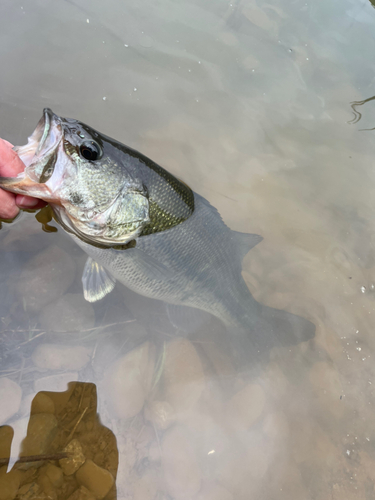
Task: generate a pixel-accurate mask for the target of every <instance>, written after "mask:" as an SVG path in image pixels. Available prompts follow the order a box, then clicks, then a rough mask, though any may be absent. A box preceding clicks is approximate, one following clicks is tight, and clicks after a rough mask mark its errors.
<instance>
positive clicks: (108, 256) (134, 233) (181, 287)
mask: <svg viewBox="0 0 375 500" xmlns="http://www.w3.org/2000/svg"><path fill="white" fill-rule="evenodd" d="M15 150H16V151H17V153H18V155H19V156H20V158H21V160H22V161H23V162H24V164H25V171H24V172H23V173H22V174H19V175H18V176H17V177H15V178H0V185H1V187H2V188H4V189H6V190H8V191H11V192H13V193H20V194H25V195H28V196H34V197H37V198H41V199H43V200H45V201H46V202H48V203H49V204H50V206H51V208H52V210H53V212H54V215H55V217H56V220H57V221H58V222H59V223H60V224H61V226H62V227H63V228H64V229H65V230H66V231H67V232H68V233H69V234H70V235H71V237H72V238H74V240H75V241H76V243H77V244H78V245H79V246H80V247H81V248H82V249H83V250H84V251H85V252H86V253H87V254H88V256H89V257H88V259H87V262H86V266H85V269H84V273H83V276H82V282H83V291H84V296H85V298H86V299H87V300H88V301H91V302H94V301H96V300H100V299H101V298H103V297H104V296H105V295H106V294H107V293H109V292H111V290H112V289H113V288H114V286H115V283H116V280H117V281H119V282H121V283H122V284H124V285H125V286H126V287H128V288H130V289H131V290H134V291H135V292H137V293H139V294H141V295H144V296H147V297H151V298H154V299H161V300H163V301H165V302H167V303H168V304H172V305H175V306H177V307H178V306H188V307H193V308H198V309H201V310H203V311H206V312H208V313H211V314H213V315H214V316H216V317H218V318H219V319H220V320H221V321H223V322H224V323H225V325H226V326H227V327H228V330H231V331H232V332H235V335H238V332H242V333H241V335H239V337H241V338H243V337H244V335H245V336H246V337H247V338H248V339H249V341H250V343H251V346H252V347H253V349H255V350H257V351H259V350H260V349H262V350H264V349H269V348H270V347H272V346H274V345H275V344H278V343H280V344H284V345H285V344H293V343H297V342H300V341H305V340H308V339H310V338H312V337H313V336H314V332H315V327H314V325H313V324H312V323H311V322H310V321H307V320H306V319H304V318H301V317H299V316H296V315H293V314H291V313H288V312H285V311H281V310H277V309H272V308H270V307H267V306H264V305H262V304H260V303H258V302H257V301H256V300H255V299H254V298H253V297H252V295H251V293H250V292H249V289H248V287H247V286H246V283H245V281H244V280H243V278H242V275H241V270H242V259H243V257H244V255H245V254H246V253H247V252H248V251H249V250H250V249H251V248H252V247H253V246H254V245H256V244H257V243H259V242H260V241H261V240H262V238H261V237H260V236H258V235H254V234H244V233H238V232H236V231H232V230H231V229H229V228H228V227H227V226H226V225H225V223H224V222H223V220H222V219H221V217H220V215H219V213H218V211H217V210H216V209H215V208H214V207H212V206H211V205H210V204H209V202H208V201H207V200H205V199H204V198H203V197H202V196H200V195H199V194H197V193H194V192H193V191H192V190H191V189H190V188H189V187H188V186H187V185H186V184H184V183H183V182H181V181H180V180H178V179H177V178H176V177H174V176H173V175H171V174H170V173H169V172H167V171H166V170H165V169H163V168H162V167H160V166H159V165H157V164H156V163H154V162H153V161H152V160H150V159H149V158H147V157H145V156H144V155H142V154H141V153H139V152H137V151H134V150H133V149H131V148H129V147H127V146H125V145H123V144H121V143H119V142H117V141H116V140H114V139H111V138H109V137H106V136H105V135H103V134H100V133H99V132H97V131H95V130H94V129H92V128H91V127H89V126H87V125H85V124H83V123H81V122H79V121H77V120H74V119H68V118H61V117H59V116H57V115H56V114H54V113H53V112H52V111H51V110H50V109H45V110H44V113H43V117H42V118H41V120H40V121H39V123H38V125H37V127H36V129H35V131H34V132H33V134H32V135H31V136H30V137H29V140H28V144H27V145H25V146H21V147H16V148H15Z"/></svg>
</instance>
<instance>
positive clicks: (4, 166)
mask: <svg viewBox="0 0 375 500" xmlns="http://www.w3.org/2000/svg"><path fill="white" fill-rule="evenodd" d="M24 170H25V164H24V163H23V162H22V161H21V159H20V158H19V156H18V154H17V153H16V152H15V151H13V149H12V145H11V144H10V143H9V142H8V141H4V139H0V175H1V176H3V177H16V176H17V174H19V173H20V172H23V171H24Z"/></svg>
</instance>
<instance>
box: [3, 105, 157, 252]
mask: <svg viewBox="0 0 375 500" xmlns="http://www.w3.org/2000/svg"><path fill="white" fill-rule="evenodd" d="M14 150H15V151H16V152H17V154H18V156H19V157H20V159H21V160H22V161H23V163H24V164H25V170H24V172H22V173H20V174H19V175H18V176H17V177H2V178H1V177H0V186H1V187H2V188H4V189H5V190H7V191H11V192H13V193H18V194H24V195H27V196H33V197H35V198H41V199H42V200H44V201H46V202H47V203H49V204H50V206H51V207H52V209H53V211H54V213H55V215H56V218H57V219H58V221H59V222H60V223H61V225H62V226H63V227H64V228H65V229H66V230H67V231H69V232H71V233H74V234H76V235H77V236H79V237H80V238H81V239H84V240H85V241H87V242H89V243H93V244H100V245H103V246H115V245H122V244H126V243H127V242H129V241H131V240H132V239H134V238H135V237H137V236H138V235H139V234H140V233H141V232H142V229H143V227H144V226H145V225H146V224H147V223H149V221H150V216H149V199H148V198H149V197H148V190H147V188H146V186H145V185H144V184H143V182H142V179H141V177H140V176H139V173H138V172H137V169H136V168H134V165H132V164H127V162H126V161H124V158H122V157H121V151H119V149H118V148H117V147H116V141H112V140H111V139H110V138H108V137H106V136H104V135H102V134H100V133H99V132H97V131H95V130H94V129H92V128H91V127H89V126H87V125H85V124H84V123H82V122H80V121H78V120H75V119H69V118H62V117H59V116H57V115H56V114H55V113H53V112H52V111H51V110H50V109H48V108H46V109H45V110H44V111H43V116H42V118H41V119H40V121H39V123H38V124H37V126H36V128H35V130H34V132H33V133H32V135H31V136H30V137H29V138H28V143H27V144H26V145H24V146H16V147H15V148H14Z"/></svg>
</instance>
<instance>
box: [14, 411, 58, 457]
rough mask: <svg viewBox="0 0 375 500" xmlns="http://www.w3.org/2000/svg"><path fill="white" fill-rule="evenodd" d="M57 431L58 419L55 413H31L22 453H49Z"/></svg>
mask: <svg viewBox="0 0 375 500" xmlns="http://www.w3.org/2000/svg"><path fill="white" fill-rule="evenodd" d="M56 432H57V420H56V417H55V416H54V415H51V414H50V413H37V414H36V415H31V417H30V420H29V424H28V427H27V436H26V437H25V439H24V440H23V442H22V452H21V454H20V455H21V456H27V455H43V454H44V453H48V452H49V451H50V450H49V447H50V445H51V443H52V441H53V438H54V437H55V435H56Z"/></svg>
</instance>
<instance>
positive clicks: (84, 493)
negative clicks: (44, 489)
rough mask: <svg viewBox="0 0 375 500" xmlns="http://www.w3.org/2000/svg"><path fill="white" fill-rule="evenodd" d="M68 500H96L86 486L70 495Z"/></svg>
mask: <svg viewBox="0 0 375 500" xmlns="http://www.w3.org/2000/svg"><path fill="white" fill-rule="evenodd" d="M68 500H96V498H95V497H94V495H93V494H92V493H91V491H89V490H88V489H87V488H85V487H84V486H81V487H80V488H78V490H76V491H75V492H74V493H72V494H71V495H70V497H69V498H68Z"/></svg>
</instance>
